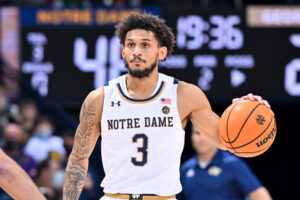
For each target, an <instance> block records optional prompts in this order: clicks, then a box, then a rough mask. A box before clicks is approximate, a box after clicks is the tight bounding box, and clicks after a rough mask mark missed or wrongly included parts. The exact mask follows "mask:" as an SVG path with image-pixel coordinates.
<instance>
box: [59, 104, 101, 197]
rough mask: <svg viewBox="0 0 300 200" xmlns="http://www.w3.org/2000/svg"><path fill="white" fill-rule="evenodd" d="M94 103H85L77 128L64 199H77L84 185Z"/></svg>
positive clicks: (65, 181) (64, 189)
mask: <svg viewBox="0 0 300 200" xmlns="http://www.w3.org/2000/svg"><path fill="white" fill-rule="evenodd" d="M94 110H95V109H94V108H93V106H92V104H91V103H90V104H88V105H86V103H84V104H83V107H82V112H81V114H80V124H79V126H78V128H77V130H76V135H75V140H74V147H73V150H72V153H71V155H70V158H69V161H68V165H67V169H66V173H65V180H64V187H63V199H65V200H77V199H78V198H79V195H80V193H81V190H82V188H83V185H84V181H85V178H86V174H87V168H88V165H87V164H84V163H85V162H82V161H86V160H87V159H88V158H89V154H90V153H89V145H90V141H89V140H90V139H89V136H90V135H91V134H92V129H93V126H94V124H95V123H94V120H93V119H94V116H95V115H96V114H95V112H94Z"/></svg>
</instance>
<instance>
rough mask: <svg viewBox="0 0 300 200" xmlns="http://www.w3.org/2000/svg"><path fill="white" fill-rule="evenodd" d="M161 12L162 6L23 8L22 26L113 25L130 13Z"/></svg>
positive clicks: (156, 13) (158, 13)
mask: <svg viewBox="0 0 300 200" xmlns="http://www.w3.org/2000/svg"><path fill="white" fill-rule="evenodd" d="M143 12H147V13H152V14H155V15H160V14H161V9H160V7H141V8H83V9H79V8H78V9H76V8H65V9H54V8H21V15H20V18H21V20H20V21H21V26H23V27H24V26H39V27H51V26H52V27H63V26H68V27H69V26H72V27H82V26H113V25H114V24H116V23H118V22H119V21H120V20H121V19H122V18H124V17H126V16H128V15H129V14H130V13H143Z"/></svg>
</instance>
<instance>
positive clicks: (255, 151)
mask: <svg viewBox="0 0 300 200" xmlns="http://www.w3.org/2000/svg"><path fill="white" fill-rule="evenodd" d="M272 144H273V142H272V143H271V144H269V145H268V146H266V147H265V148H263V149H260V150H258V151H252V152H245V151H240V152H238V153H239V154H242V153H258V152H261V151H264V150H267V149H268V148H269V147H270V146H271V145H272Z"/></svg>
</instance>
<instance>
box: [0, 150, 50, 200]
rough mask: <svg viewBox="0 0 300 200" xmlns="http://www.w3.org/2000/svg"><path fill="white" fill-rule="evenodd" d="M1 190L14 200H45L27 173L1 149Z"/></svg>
mask: <svg viewBox="0 0 300 200" xmlns="http://www.w3.org/2000/svg"><path fill="white" fill-rule="evenodd" d="M0 177H1V178H0V188H2V189H3V190H4V191H6V192H7V194H9V195H10V196H11V197H12V198H13V199H16V200H19V199H22V200H31V199H35V200H45V199H46V198H45V197H44V196H43V195H42V193H41V192H40V191H39V190H38V188H37V187H36V186H35V184H34V183H33V181H32V180H31V178H30V177H29V176H28V175H27V174H26V172H25V171H24V170H23V169H22V168H21V167H20V166H19V165H18V164H17V163H16V162H15V161H14V160H12V159H11V158H10V157H9V156H7V155H6V154H5V153H4V152H3V151H2V149H0Z"/></svg>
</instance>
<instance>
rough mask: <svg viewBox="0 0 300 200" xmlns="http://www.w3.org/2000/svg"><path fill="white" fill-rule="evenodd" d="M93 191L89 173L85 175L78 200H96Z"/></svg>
mask: <svg viewBox="0 0 300 200" xmlns="http://www.w3.org/2000/svg"><path fill="white" fill-rule="evenodd" d="M98 199H99V197H97V195H96V192H95V191H94V181H93V178H92V175H91V173H90V172H88V173H87V175H86V179H85V183H84V186H83V189H82V192H81V195H80V198H79V200H98Z"/></svg>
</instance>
